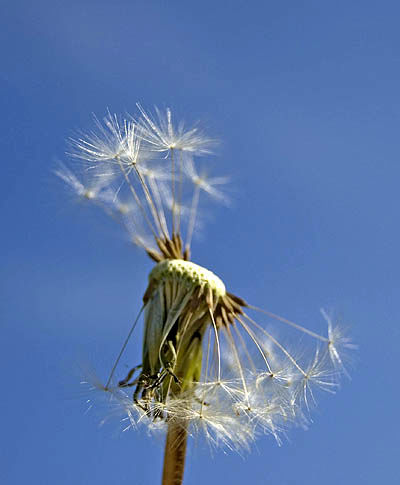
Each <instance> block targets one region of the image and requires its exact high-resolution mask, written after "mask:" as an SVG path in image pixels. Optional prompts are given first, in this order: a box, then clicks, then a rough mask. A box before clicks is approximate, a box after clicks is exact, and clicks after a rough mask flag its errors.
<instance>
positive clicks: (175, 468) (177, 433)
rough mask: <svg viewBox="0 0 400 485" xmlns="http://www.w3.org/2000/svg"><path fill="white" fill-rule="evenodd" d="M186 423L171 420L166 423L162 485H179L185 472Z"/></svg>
mask: <svg viewBox="0 0 400 485" xmlns="http://www.w3.org/2000/svg"><path fill="white" fill-rule="evenodd" d="M187 436H188V433H187V423H186V422H184V421H179V422H177V421H175V420H172V421H170V422H169V423H168V432H167V439H166V441H165V452H164V469H163V476H162V485H181V484H182V482H183V474H184V471H185V457H186V444H187Z"/></svg>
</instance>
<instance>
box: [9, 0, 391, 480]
mask: <svg viewBox="0 0 400 485" xmlns="http://www.w3.org/2000/svg"><path fill="white" fill-rule="evenodd" d="M399 15H400V6H399V4H398V2H394V1H393V2H392V1H384V2H373V1H362V2H361V1H353V2H344V1H337V2H320V1H286V2H271V1H263V2H261V1H255V2H240V1H232V2H211V1H208V0H205V1H202V2H182V1H170V2H166V1H150V2H132V1H119V0H116V1H115V2H104V1H101V0H100V1H96V2H95V1H86V2H78V1H75V0H74V1H70V2H68V3H66V2H61V1H59V0H53V1H51V2H50V1H46V0H43V1H41V2H36V3H32V2H27V1H15V2H13V3H12V4H11V2H6V3H3V4H2V5H1V6H0V19H1V20H0V26H1V28H0V53H1V73H0V86H1V97H0V102H1V113H2V116H1V117H0V125H1V129H0V142H1V146H2V168H3V172H2V176H1V177H0V210H1V220H2V227H3V228H4V230H3V232H2V237H1V246H2V250H1V253H0V254H1V256H0V257H1V263H0V264H1V274H2V278H1V283H0V288H1V296H0V317H1V324H2V341H3V342H4V343H5V345H3V346H2V352H1V357H0V359H1V368H2V369H3V376H2V384H3V386H2V387H3V392H2V395H3V397H2V400H1V408H2V412H1V418H2V425H1V429H2V433H1V434H2V444H1V447H2V448H3V450H2V453H1V455H0V456H1V457H0V461H1V463H0V478H1V479H2V483H7V484H10V485H11V484H12V485H14V484H20V483H24V482H26V481H29V482H30V483H35V484H36V483H37V484H53V483H57V484H60V485H62V484H64V483H65V484H67V483H68V484H70V483H77V484H88V483H96V485H102V484H108V483H119V484H125V483H126V484H128V483H129V484H138V485H141V484H142V485H146V484H153V483H158V481H159V476H160V470H161V461H162V441H161V440H157V439H156V440H153V439H150V438H148V437H147V436H146V434H145V433H143V432H142V433H135V432H129V433H123V434H121V432H120V429H121V427H120V425H119V423H118V420H117V421H111V422H110V423H109V424H107V425H106V426H104V427H102V428H99V427H98V422H99V419H100V418H101V417H102V414H101V411H100V418H99V416H98V415H96V412H90V413H86V414H85V409H86V406H85V399H86V396H85V395H84V394H83V393H82V390H81V389H80V386H79V381H80V375H79V370H78V369H77V367H78V366H77V362H81V361H84V360H87V361H89V362H92V363H93V364H94V365H95V366H96V367H97V368H99V369H100V371H103V370H105V369H107V368H108V367H109V366H110V363H111V362H112V359H113V357H114V356H115V354H116V352H117V351H118V346H119V345H120V342H121V341H122V339H123V338H124V336H125V334H126V332H127V329H128V327H129V323H130V322H131V319H132V317H133V315H134V314H135V312H136V311H137V310H138V308H139V305H140V299H141V296H142V294H143V291H144V289H145V285H146V278H147V274H148V272H149V270H150V269H151V262H150V261H149V260H147V259H146V257H145V256H144V255H143V254H141V253H140V252H139V251H137V250H135V249H132V248H131V247H130V246H129V245H128V244H127V243H126V241H125V240H124V237H123V234H122V233H121V232H120V231H119V229H118V228H117V227H115V226H114V225H113V224H112V222H111V221H108V220H107V219H105V218H104V217H102V216H101V215H99V214H97V213H96V212H91V211H86V210H84V209H82V208H81V207H80V206H79V205H76V204H72V203H71V202H70V201H69V200H68V197H67V196H66V194H65V192H64V190H63V189H62V187H61V186H60V184H59V183H58V182H57V181H56V180H55V179H54V177H53V175H52V170H53V167H54V165H55V163H56V161H57V160H62V159H63V158H64V157H65V155H64V152H65V139H66V138H68V137H69V136H70V135H71V134H72V133H73V131H74V130H76V129H85V128H90V127H91V116H92V113H96V114H97V115H98V116H102V115H103V114H104V113H105V112H106V109H107V108H109V109H110V110H111V111H115V112H118V113H119V112H121V113H124V112H126V111H133V110H134V105H135V103H136V102H137V101H140V102H141V103H142V104H143V105H144V106H146V107H152V106H153V105H159V106H161V107H164V106H171V108H173V110H174V112H176V114H177V117H183V118H184V119H185V120H188V121H189V122H190V121H197V120H201V121H202V123H203V125H204V126H205V127H207V131H208V132H209V133H210V134H211V135H213V136H216V137H218V138H220V139H221V140H222V141H221V145H220V147H219V149H218V154H217V156H216V157H215V158H214V159H213V160H214V161H213V163H215V165H216V166H215V172H216V173H221V174H226V173H228V174H231V179H232V184H231V185H232V189H231V193H232V199H233V204H232V207H231V208H230V209H226V208H224V207H217V208H216V209H215V210H214V213H213V214H212V217H210V221H209V223H208V225H207V227H206V228H205V231H204V234H203V237H202V238H201V239H200V238H199V239H197V240H195V241H194V246H193V252H194V258H195V259H196V261H198V262H200V263H201V264H202V265H204V266H206V267H208V268H211V269H212V270H213V271H215V272H216V273H217V274H219V275H221V276H222V277H223V278H224V280H225V281H229V282H230V286H231V288H232V289H233V290H234V291H235V292H236V293H237V294H240V295H243V296H244V297H245V298H246V299H247V300H249V301H251V302H252V303H254V304H257V305H259V306H262V307H264V308H268V309H270V310H271V311H274V312H276V313H279V314H283V315H285V316H288V317H290V318H292V319H294V320H296V321H299V322H304V323H306V324H307V326H309V327H311V328H314V329H318V328H319V329H320V328H321V326H323V321H322V319H321V316H320V314H319V308H320V307H321V306H323V307H327V308H333V309H335V310H336V311H337V313H338V314H339V315H341V316H342V318H343V320H344V322H345V323H347V324H348V325H349V326H350V328H351V332H352V335H353V337H354V340H355V341H356V342H357V343H358V344H359V351H358V352H357V356H356V359H355V360H356V364H355V365H354V368H353V370H352V381H351V382H344V385H343V388H342V389H341V391H340V392H339V393H338V394H337V395H335V396H328V395H326V396H325V395H322V396H320V403H319V406H318V408H317V409H316V411H315V412H314V414H313V420H314V423H313V425H312V426H311V427H310V429H309V430H308V431H306V432H304V431H302V430H296V429H295V430H292V431H290V433H289V440H287V441H285V442H284V445H283V446H282V447H278V446H277V445H276V444H275V442H274V441H273V440H272V439H271V438H268V437H264V438H261V439H259V440H258V441H257V444H256V446H255V447H254V449H253V452H252V453H251V454H248V455H245V457H244V459H243V458H242V457H239V456H238V455H235V454H231V453H227V454H224V453H223V452H221V451H218V452H214V453H212V454H211V453H210V452H209V450H208V449H207V448H206V447H204V446H202V445H201V444H197V443H193V444H192V445H191V446H190V449H189V456H188V468H187V476H186V480H187V481H186V483H188V484H191V483H192V484H197V483H199V484H200V483H219V482H220V480H225V481H227V482H229V483H230V485H241V484H243V483H252V484H254V485H263V484H264V483H279V484H281V485H284V484H298V483H305V482H307V483H308V484H309V485H312V484H320V483H324V485H331V484H332V485H333V484H337V483H362V484H375V483H395V481H396V477H397V479H398V478H399V477H398V475H399V472H398V466H397V460H398V455H399V451H400V449H399V443H398V436H397V435H398V431H397V429H398V424H397V421H398V402H399V397H400V395H399V389H398V386H397V377H398V374H397V373H396V372H397V371H396V369H397V368H398V366H399V362H398V360H396V359H398V358H399V350H398V340H399V338H400V330H399V309H398V301H399V287H400V285H399V256H398V252H399V247H400V230H399V224H398V221H399V176H400V168H399V167H400V164H399V160H400V143H399V136H398V133H399V121H400V97H399V78H400V49H399V46H400V32H399V29H398V18H399ZM136 339H137V341H134V342H133V343H132V350H131V351H132V352H135V351H137V352H139V350H140V341H141V336H140V334H139V333H138V334H136Z"/></svg>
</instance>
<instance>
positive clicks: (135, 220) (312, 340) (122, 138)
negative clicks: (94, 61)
mask: <svg viewBox="0 0 400 485" xmlns="http://www.w3.org/2000/svg"><path fill="white" fill-rule="evenodd" d="M138 109H139V115H138V116H136V117H130V118H128V119H124V118H121V117H119V116H117V115H114V114H111V113H110V112H108V113H107V115H106V116H105V117H104V118H103V119H102V120H98V119H97V118H95V125H96V126H95V129H94V130H92V131H91V132H89V133H88V134H81V135H80V136H78V137H77V138H75V139H73V140H71V142H70V144H71V147H72V148H71V150H70V155H71V156H72V157H73V158H74V159H75V162H76V161H79V162H81V163H82V165H83V170H82V171H81V173H79V174H76V173H75V172H73V171H72V170H71V169H70V168H67V167H65V166H61V167H60V168H59V169H58V170H57V171H56V175H57V176H58V177H59V178H61V179H62V180H63V182H64V183H65V184H66V185H67V187H68V188H69V189H70V190H71V191H72V192H73V193H74V194H75V196H78V198H79V199H80V200H83V201H85V202H88V203H92V204H94V205H95V206H96V207H100V208H101V209H103V210H104V211H105V212H106V213H107V214H108V215H110V216H111V217H112V218H113V219H114V220H115V221H116V222H117V223H118V224H119V225H120V226H122V227H123V228H124V229H125V231H126V232H127V234H128V237H129V240H130V241H131V242H132V243H133V244H135V245H137V246H139V247H141V248H142V249H143V250H144V251H145V252H146V253H147V255H148V256H149V257H150V258H151V260H152V261H153V262H154V263H155V264H154V267H153V268H152V270H151V271H150V273H149V278H148V282H147V287H146V290H145V292H144V294H143V297H142V307H141V310H140V312H139V316H138V317H137V319H136V320H135V323H134V325H133V326H132V328H131V330H130V332H129V335H128V337H127V339H126V341H125V343H124V344H123V346H122V349H121V352H120V354H119V356H118V358H117V360H116V362H115V364H114V365H113V367H112V369H111V373H110V376H109V378H108V380H107V381H106V384H103V383H102V382H101V381H100V380H99V379H98V378H95V379H93V378H92V379H86V380H85V382H87V383H89V386H90V387H91V389H92V391H95V393H96V394H97V395H101V396H103V398H104V400H105V401H106V402H107V403H108V405H109V406H110V409H111V414H112V415H118V416H120V417H121V416H122V417H123V418H122V426H123V429H124V430H130V429H136V428H138V427H141V426H142V427H144V428H145V429H146V430H147V431H148V432H149V433H151V434H154V433H159V432H162V431H165V430H166V429H170V426H172V425H173V426H176V427H177V428H178V429H181V430H184V433H186V432H187V433H189V435H191V436H193V437H197V436H199V435H201V436H203V437H204V438H205V440H206V442H207V443H208V444H209V445H210V446H211V447H217V446H222V447H227V448H229V449H233V450H236V451H240V450H241V449H248V448H249V446H250V443H251V442H252V441H253V440H254V439H255V438H256V437H257V436H258V435H260V434H263V433H264V434H268V435H271V436H273V437H274V438H275V440H276V441H277V443H278V444H281V442H282V437H283V436H285V434H286V433H287V430H288V429H289V427H290V426H296V425H300V426H303V427H305V426H306V424H307V422H308V414H309V411H310V410H311V408H312V407H313V406H314V405H315V404H316V402H317V394H318V392H319V391H325V392H328V393H333V392H335V391H336V390H337V389H338V385H339V381H340V377H341V376H342V375H343V374H346V373H347V371H346V369H345V366H344V361H345V360H347V353H348V352H350V351H351V350H353V349H354V345H353V344H352V343H351V341H350V339H349V338H348V337H347V335H346V334H345V332H344V331H343V329H342V328H341V327H340V326H338V325H336V324H334V323H333V318H332V316H331V315H329V314H327V313H326V312H325V311H322V313H323V316H324V318H325V319H326V321H327V323H328V335H327V336H325V335H320V334H318V333H316V332H314V331H311V330H308V329H307V328H306V327H304V326H303V325H300V324H298V323H295V322H293V321H291V320H288V319H287V318H284V317H280V316H279V315H276V314H274V313H271V312H269V311H267V310H262V309H258V308H257V307H252V306H251V305H249V304H248V303H247V302H246V301H245V300H243V299H242V298H240V297H238V296H236V295H234V294H233V293H231V292H230V291H229V285H226V282H223V281H222V279H221V278H219V277H218V276H217V275H216V274H214V273H213V272H212V271H210V270H209V269H207V268H204V267H202V266H200V265H199V264H196V263H194V262H193V261H192V258H191V242H192V237H193V236H195V235H197V233H198V209H199V206H200V200H202V197H204V196H205V195H209V196H211V198H212V199H214V200H216V201H222V202H226V200H227V199H226V196H225V195H224V193H223V192H222V191H221V187H222V186H223V185H224V184H225V183H226V182H227V178H226V177H209V176H208V175H207V173H208V170H206V169H205V168H199V166H198V162H197V158H196V157H198V156H202V157H204V156H205V155H209V154H210V153H211V148H212V145H213V144H214V141H213V140H212V139H211V138H209V137H207V136H205V135H204V134H203V132H202V131H201V130H200V129H199V128H198V126H195V127H192V128H189V129H187V128H186V127H185V125H184V124H183V123H182V122H178V123H176V122H175V120H174V119H173V115H172V112H171V110H170V109H167V110H165V111H160V110H158V109H155V111H154V113H153V114H152V113H149V112H146V111H145V110H144V109H143V108H142V107H141V106H140V105H138ZM141 315H143V319H144V330H143V345H142V356H141V359H139V358H138V359H137V360H139V361H140V364H139V365H136V366H135V367H132V368H131V369H130V370H129V372H128V373H126V371H125V373H124V374H125V375H121V369H120V367H119V362H120V359H121V357H122V354H124V352H125V351H126V350H127V349H126V348H127V344H128V341H129V339H130V337H131V334H132V332H133V330H134V328H135V326H136V323H137V321H138V319H139V317H140V318H142V316H141ZM272 322H273V323H272ZM300 336H301V337H302V338H301V339H299V337H300ZM300 340H301V345H302V347H301V348H299V343H300ZM116 375H118V376H119V379H118V380H116ZM88 403H89V405H90V406H92V403H93V400H92V399H89V401H88ZM103 421H104V420H103Z"/></svg>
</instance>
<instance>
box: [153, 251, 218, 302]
mask: <svg viewBox="0 0 400 485" xmlns="http://www.w3.org/2000/svg"><path fill="white" fill-rule="evenodd" d="M149 280H150V281H154V282H157V283H158V282H161V281H163V280H179V281H184V282H185V283H186V284H188V285H192V286H194V287H201V288H210V289H211V290H212V291H213V293H214V294H215V296H217V297H218V298H220V297H223V296H225V294H226V290H225V285H224V283H223V282H222V281H221V279H220V278H218V276H216V275H215V274H214V273H212V272H211V271H209V270H208V269H205V268H203V267H201V266H199V265H198V264H195V263H192V262H190V261H184V260H182V259H172V260H168V259H167V260H165V261H161V262H160V263H158V264H157V265H156V266H155V267H154V268H153V270H152V271H151V273H150V275H149Z"/></svg>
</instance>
